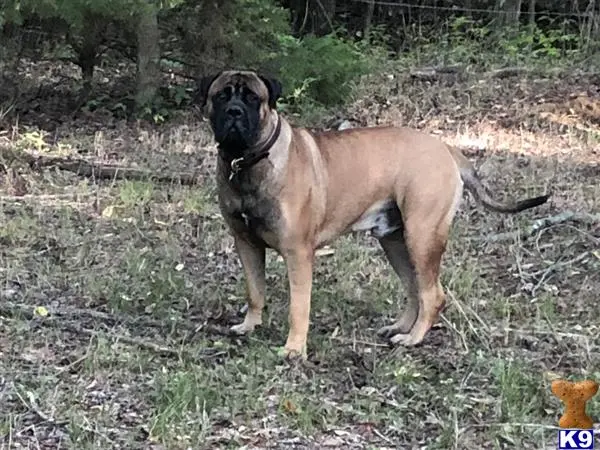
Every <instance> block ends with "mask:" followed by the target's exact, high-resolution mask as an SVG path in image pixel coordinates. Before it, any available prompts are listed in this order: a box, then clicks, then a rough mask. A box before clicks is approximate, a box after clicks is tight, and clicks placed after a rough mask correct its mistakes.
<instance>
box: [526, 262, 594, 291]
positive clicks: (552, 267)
mask: <svg viewBox="0 0 600 450" xmlns="http://www.w3.org/2000/svg"><path fill="white" fill-rule="evenodd" d="M589 254H590V252H583V253H582V254H580V255H577V256H576V257H575V258H572V259H569V260H567V261H558V262H555V263H554V264H551V265H550V266H549V267H548V268H547V269H544V270H540V271H537V272H534V273H532V274H529V275H531V276H537V275H540V274H541V275H542V276H541V277H540V279H539V281H538V282H537V284H536V285H535V286H534V287H533V288H532V289H531V295H532V296H534V295H535V292H536V291H537V290H538V289H539V288H540V286H541V285H542V283H544V281H546V280H547V279H548V277H550V276H551V275H552V274H553V273H554V272H556V269H559V268H561V267H564V266H570V265H572V264H575V263H577V262H579V261H582V260H584V259H585V258H586V257H587V256H588V255H589Z"/></svg>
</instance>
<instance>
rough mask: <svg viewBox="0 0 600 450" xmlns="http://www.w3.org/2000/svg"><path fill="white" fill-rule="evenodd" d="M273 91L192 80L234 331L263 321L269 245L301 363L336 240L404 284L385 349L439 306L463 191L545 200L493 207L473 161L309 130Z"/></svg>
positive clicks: (254, 79)
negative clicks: (240, 296)
mask: <svg viewBox="0 0 600 450" xmlns="http://www.w3.org/2000/svg"><path fill="white" fill-rule="evenodd" d="M281 89H282V87H281V84H280V82H279V81H277V80H276V79H272V78H267V77H265V76H262V75H259V74H257V73H256V72H253V71H223V72H220V73H218V74H217V75H213V76H210V77H205V78H203V79H202V80H201V82H200V90H201V97H202V98H203V102H202V105H203V107H204V112H205V113H206V115H207V116H208V118H209V121H210V125H211V128H212V130H213V132H214V137H215V140H216V142H217V144H218V163H217V169H216V170H217V173H216V177H217V184H218V198H219V207H220V210H221V212H222V215H223V217H224V220H225V222H226V224H227V227H228V229H229V231H230V232H231V234H232V235H233V238H234V241H235V248H236V251H237V253H238V255H239V258H240V261H241V264H242V266H243V271H244V275H245V281H246V287H247V294H248V309H247V312H246V315H245V318H244V320H243V322H242V323H240V324H237V325H235V326H233V327H232V331H233V332H235V333H238V334H244V333H249V332H251V331H252V330H253V329H254V328H255V327H256V326H258V325H261V322H262V311H263V306H264V304H265V249H266V248H272V249H274V250H275V251H277V252H278V253H279V254H280V255H281V256H282V257H283V259H284V261H285V264H286V268H287V274H288V282H289V290H290V294H289V295H290V304H289V333H288V336H287V341H286V343H285V347H284V353H285V355H287V356H300V357H302V358H303V359H304V358H306V348H307V337H308V330H309V320H310V308H311V288H312V272H313V259H314V256H315V251H316V250H317V249H318V248H320V247H322V246H323V245H325V244H327V243H330V242H331V241H333V240H334V239H335V238H336V237H338V236H340V235H342V234H345V233H348V232H351V231H360V230H369V231H370V232H371V233H372V235H373V236H374V237H375V238H376V239H377V240H378V241H379V243H380V244H381V247H382V249H383V253H384V254H385V256H386V257H387V259H388V260H389V262H390V264H391V266H392V267H393V269H394V271H395V272H396V274H397V275H398V276H399V277H400V279H401V280H402V282H403V284H404V286H405V287H406V292H407V297H408V302H407V306H406V308H405V310H404V311H403V312H402V314H399V315H398V317H397V320H396V321H395V322H394V323H392V324H391V325H388V326H385V327H383V328H381V329H380V330H379V332H378V333H379V334H380V335H382V336H385V337H386V338H387V339H389V341H390V342H391V343H392V344H403V345H407V346H411V345H415V344H418V343H420V342H421V341H422V340H423V337H424V336H425V334H426V333H427V331H428V330H429V329H430V328H431V327H432V325H434V324H435V322H436V320H437V318H438V315H439V313H440V311H441V310H442V308H443V307H444V304H445V298H444V297H445V296H444V290H443V288H442V285H441V283H440V263H441V259H442V255H443V253H444V251H445V249H446V242H447V239H448V234H449V229H450V225H451V222H452V220H453V217H454V214H455V212H456V210H457V207H458V205H459V201H460V200H461V197H462V192H463V186H464V187H466V188H467V189H468V190H469V191H470V192H471V193H472V194H473V195H474V197H475V198H476V199H477V200H479V201H480V202H481V203H482V204H483V205H485V207H487V208H489V209H491V210H493V211H497V212H501V213H516V212H519V211H523V210H525V209H528V208H532V207H535V206H538V205H541V204H543V203H544V202H546V201H547V199H548V198H549V195H542V196H539V197H534V198H528V199H524V200H521V201H518V202H513V203H507V204H504V203H501V202H498V201H496V200H494V199H493V198H492V197H491V196H490V194H489V193H488V191H487V189H486V188H485V187H484V186H483V185H482V183H481V181H480V179H479V178H478V175H477V173H476V172H475V169H474V167H473V166H472V165H471V163H470V161H469V160H468V159H467V158H466V157H465V156H464V155H463V154H462V153H461V152H460V151H458V150H456V149H454V148H452V147H450V146H448V145H446V144H444V143H443V142H441V141H440V140H438V139H436V138H434V137H432V136H430V135H428V134H425V133H423V132H419V131H416V130H413V129H409V128H398V127H392V126H382V127H369V128H354V129H346V130H343V131H328V132H321V133H314V132H311V131H309V130H307V129H305V128H298V127H293V126H291V125H290V123H289V122H288V121H287V120H286V119H285V118H284V117H282V116H281V114H279V113H278V112H277V109H276V102H277V99H278V98H279V97H280V95H281Z"/></svg>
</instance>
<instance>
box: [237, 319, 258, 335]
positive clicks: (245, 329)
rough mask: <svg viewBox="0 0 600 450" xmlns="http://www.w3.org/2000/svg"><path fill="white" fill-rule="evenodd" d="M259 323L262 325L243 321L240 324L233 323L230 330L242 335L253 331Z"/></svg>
mask: <svg viewBox="0 0 600 450" xmlns="http://www.w3.org/2000/svg"><path fill="white" fill-rule="evenodd" d="M258 325H260V323H252V322H248V321H243V322H242V323H240V324H238V325H233V326H232V327H231V328H229V331H231V332H232V333H233V334H237V335H239V336H241V335H244V334H249V333H252V332H253V331H254V329H255V328H256V327H257V326H258Z"/></svg>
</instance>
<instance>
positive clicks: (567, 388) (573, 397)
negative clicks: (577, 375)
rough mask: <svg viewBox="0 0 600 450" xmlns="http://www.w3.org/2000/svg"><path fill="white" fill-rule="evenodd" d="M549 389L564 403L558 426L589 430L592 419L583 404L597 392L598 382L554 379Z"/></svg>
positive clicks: (592, 423) (592, 424) (591, 425)
mask: <svg viewBox="0 0 600 450" xmlns="http://www.w3.org/2000/svg"><path fill="white" fill-rule="evenodd" d="M551 389H552V393H553V394H554V395H555V396H556V397H558V398H559V399H560V400H561V401H562V402H563V403H564V404H565V411H564V413H563V415H562V417H561V418H560V420H559V421H558V426H559V427H561V428H577V429H585V430H589V429H591V428H592V427H593V426H594V421H593V420H592V418H591V417H590V416H588V415H587V414H586V412H585V405H586V403H587V402H588V400H590V399H591V398H592V397H593V396H594V395H596V392H598V383H596V382H595V381H592V380H585V381H578V382H571V381H567V380H555V381H553V382H552V386H551Z"/></svg>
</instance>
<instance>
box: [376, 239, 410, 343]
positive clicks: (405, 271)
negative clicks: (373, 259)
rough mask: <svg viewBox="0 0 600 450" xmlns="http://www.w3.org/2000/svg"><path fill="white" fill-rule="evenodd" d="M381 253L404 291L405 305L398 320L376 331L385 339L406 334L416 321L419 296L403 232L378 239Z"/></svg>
mask: <svg viewBox="0 0 600 450" xmlns="http://www.w3.org/2000/svg"><path fill="white" fill-rule="evenodd" d="M379 243H380V244H381V247H382V248H383V252H384V254H385V256H386V257H387V259H388V261H389V262H390V264H391V266H392V268H393V269H394V272H396V274H397V275H398V277H400V280H401V281H402V284H403V285H404V287H405V289H406V294H407V295H406V296H407V305H406V308H405V310H404V311H403V313H402V314H401V315H400V316H399V318H398V320H397V321H396V322H394V323H393V324H391V325H387V326H385V327H382V328H380V329H379V330H378V332H377V334H378V335H380V336H383V337H386V338H389V337H391V336H394V335H396V334H398V333H408V332H409V331H410V329H411V327H412V326H413V324H414V323H415V320H417V315H418V313H419V296H418V289H417V279H416V274H415V268H414V266H413V264H412V262H411V260H410V256H409V253H408V249H407V248H406V242H405V240H404V232H403V230H398V231H395V232H393V233H390V234H388V235H386V236H383V237H382V238H380V239H379Z"/></svg>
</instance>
